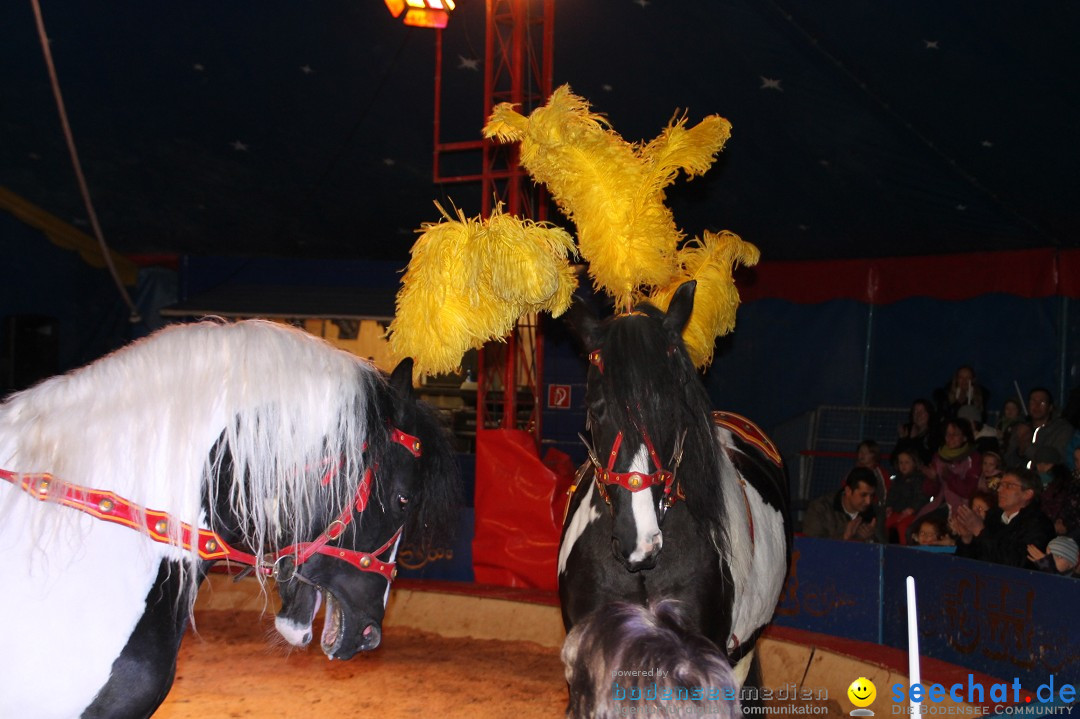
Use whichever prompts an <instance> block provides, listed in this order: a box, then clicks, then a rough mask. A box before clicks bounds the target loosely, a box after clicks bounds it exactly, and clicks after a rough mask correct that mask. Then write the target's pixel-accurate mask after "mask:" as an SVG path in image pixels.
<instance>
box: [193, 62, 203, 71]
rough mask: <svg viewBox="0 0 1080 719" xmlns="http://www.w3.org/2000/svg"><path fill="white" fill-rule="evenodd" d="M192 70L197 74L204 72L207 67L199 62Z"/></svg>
mask: <svg viewBox="0 0 1080 719" xmlns="http://www.w3.org/2000/svg"><path fill="white" fill-rule="evenodd" d="M191 69H192V70H194V71H195V72H202V71H203V70H205V69H206V66H205V65H203V64H202V63H201V62H197V63H195V64H194V65H192V66H191Z"/></svg>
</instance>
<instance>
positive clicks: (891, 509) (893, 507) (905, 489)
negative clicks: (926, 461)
mask: <svg viewBox="0 0 1080 719" xmlns="http://www.w3.org/2000/svg"><path fill="white" fill-rule="evenodd" d="M925 480H926V477H924V476H923V473H922V466H921V465H920V464H919V455H918V454H917V453H916V452H915V451H914V450H911V449H904V450H900V451H899V452H897V454H896V474H894V475H893V477H892V486H891V487H890V489H889V498H888V501H886V503H885V526H886V527H887V528H888V531H889V541H890V542H899V543H900V544H906V543H907V533H908V532H907V530H908V527H909V526H910V525H911V522H912V520H914V519H915V513H916V512H918V511H919V510H920V509H922V508H923V506H924V505H925V504H926V502H927V500H928V499H929V497H928V496H927V495H926V494H925V493H924V492H923V482H924V481H925Z"/></svg>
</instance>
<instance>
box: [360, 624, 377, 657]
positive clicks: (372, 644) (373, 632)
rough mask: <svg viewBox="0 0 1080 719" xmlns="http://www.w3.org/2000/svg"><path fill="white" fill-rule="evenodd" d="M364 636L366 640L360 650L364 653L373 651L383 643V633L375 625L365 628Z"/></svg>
mask: <svg viewBox="0 0 1080 719" xmlns="http://www.w3.org/2000/svg"><path fill="white" fill-rule="evenodd" d="M362 636H363V638H364V639H363V641H362V642H361V646H360V648H361V649H363V650H364V651H371V650H372V649H374V648H376V647H377V646H379V644H380V643H381V642H382V631H380V630H379V628H378V627H377V626H376V625H374V624H369V625H367V626H366V627H364V631H363V632H362Z"/></svg>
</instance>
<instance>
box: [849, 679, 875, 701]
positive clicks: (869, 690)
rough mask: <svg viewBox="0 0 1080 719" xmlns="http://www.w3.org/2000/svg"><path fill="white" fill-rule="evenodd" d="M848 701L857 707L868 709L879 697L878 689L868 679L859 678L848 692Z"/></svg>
mask: <svg viewBox="0 0 1080 719" xmlns="http://www.w3.org/2000/svg"><path fill="white" fill-rule="evenodd" d="M847 695H848V699H850V700H851V703H852V704H854V705H855V706H857V707H868V706H870V705H871V704H873V703H874V699H875V698H876V697H877V687H875V686H874V683H873V682H872V681H870V680H869V679H867V678H866V677H859V678H858V679H856V680H855V681H853V682H852V683H851V686H849V687H848V690H847Z"/></svg>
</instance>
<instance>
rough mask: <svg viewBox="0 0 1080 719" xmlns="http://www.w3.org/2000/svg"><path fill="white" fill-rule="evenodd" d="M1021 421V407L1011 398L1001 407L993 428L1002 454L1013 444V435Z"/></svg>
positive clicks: (1018, 401) (1022, 419)
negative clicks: (995, 425)
mask: <svg viewBox="0 0 1080 719" xmlns="http://www.w3.org/2000/svg"><path fill="white" fill-rule="evenodd" d="M1023 421H1024V417H1023V407H1022V406H1021V405H1020V400H1018V399H1013V398H1012V397H1010V398H1009V399H1007V400H1005V404H1004V405H1002V407H1001V416H1000V417H998V422H997V427H996V428H995V429H996V430H997V435H998V442H999V444H1000V447H1001V451H1002V452H1006V451H1007V450H1008V449H1009V447H1011V446H1012V445H1013V444H1014V442H1015V440H1014V439H1013V434H1014V433H1015V432H1016V428H1017V427H1018V426H1019V425H1020V424H1022V423H1023Z"/></svg>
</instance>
